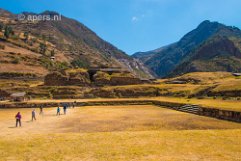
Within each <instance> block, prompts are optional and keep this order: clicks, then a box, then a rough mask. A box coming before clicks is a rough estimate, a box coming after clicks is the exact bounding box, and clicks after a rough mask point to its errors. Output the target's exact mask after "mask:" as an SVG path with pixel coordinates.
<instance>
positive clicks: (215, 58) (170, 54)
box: [133, 21, 241, 77]
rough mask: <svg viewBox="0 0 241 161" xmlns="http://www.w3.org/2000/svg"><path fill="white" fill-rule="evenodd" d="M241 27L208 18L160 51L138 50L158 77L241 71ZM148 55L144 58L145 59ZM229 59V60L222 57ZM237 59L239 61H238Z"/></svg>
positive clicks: (141, 59) (145, 62)
mask: <svg viewBox="0 0 241 161" xmlns="http://www.w3.org/2000/svg"><path fill="white" fill-rule="evenodd" d="M240 38H241V31H240V30H239V29H238V28H236V27H229V26H225V25H223V24H220V23H217V22H210V21H204V22H202V23H201V24H200V25H199V26H198V27H197V28H196V29H195V30H193V31H191V32H189V33H188V34H186V35H185V36H184V37H183V38H182V39H181V40H180V41H178V42H176V43H174V44H171V45H169V46H167V47H165V48H164V49H163V50H160V51H157V52H153V51H152V52H147V53H146V54H145V53H142V55H140V54H138V53H137V54H134V56H133V57H135V58H137V59H139V60H140V61H142V62H143V63H144V64H145V65H146V66H147V67H149V68H150V70H151V71H153V72H154V73H155V74H156V75H157V76H158V77H166V76H173V75H179V74H183V73H187V72H193V71H230V72H241V71H240V68H239V67H237V66H239V62H240V58H239V54H238V52H240V46H241V45H240ZM143 55H144V59H143ZM223 60H225V63H220V61H223ZM234 63H238V64H237V65H234Z"/></svg>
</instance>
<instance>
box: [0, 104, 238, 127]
mask: <svg viewBox="0 0 241 161" xmlns="http://www.w3.org/2000/svg"><path fill="white" fill-rule="evenodd" d="M65 103H67V104H69V105H72V103H73V102H65ZM59 105H60V103H56V102H50V103H27V102H23V103H9V104H0V108H39V107H40V106H43V107H57V106H59ZM114 105H155V106H161V107H166V108H168V109H172V110H178V109H179V108H180V107H182V106H184V105H186V104H184V103H174V102H163V101H156V100H120V101H87V102H77V103H76V105H75V106H114ZM197 114H198V115H201V116H207V117H213V118H217V119H223V120H228V121H234V122H240V123H241V112H237V111H229V110H222V109H217V108H208V107H202V106H199V111H198V113H197Z"/></svg>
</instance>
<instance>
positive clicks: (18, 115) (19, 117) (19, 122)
mask: <svg viewBox="0 0 241 161" xmlns="http://www.w3.org/2000/svg"><path fill="white" fill-rule="evenodd" d="M15 118H16V127H18V125H19V126H20V127H21V126H22V125H21V119H22V116H21V114H20V112H18V113H17V115H16V116H15Z"/></svg>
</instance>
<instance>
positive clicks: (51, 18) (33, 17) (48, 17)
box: [18, 14, 62, 21]
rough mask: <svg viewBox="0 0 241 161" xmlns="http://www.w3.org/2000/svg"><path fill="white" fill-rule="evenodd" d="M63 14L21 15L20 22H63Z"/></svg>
mask: <svg viewBox="0 0 241 161" xmlns="http://www.w3.org/2000/svg"><path fill="white" fill-rule="evenodd" d="M61 18H62V17H61V14H51V15H48V14H46V15H42V14H41V15H29V14H28V15H25V14H19V15H18V20H19V21H61Z"/></svg>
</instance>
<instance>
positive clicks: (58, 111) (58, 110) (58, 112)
mask: <svg viewBox="0 0 241 161" xmlns="http://www.w3.org/2000/svg"><path fill="white" fill-rule="evenodd" d="M58 115H60V107H59V106H58V108H57V116H58Z"/></svg>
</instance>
